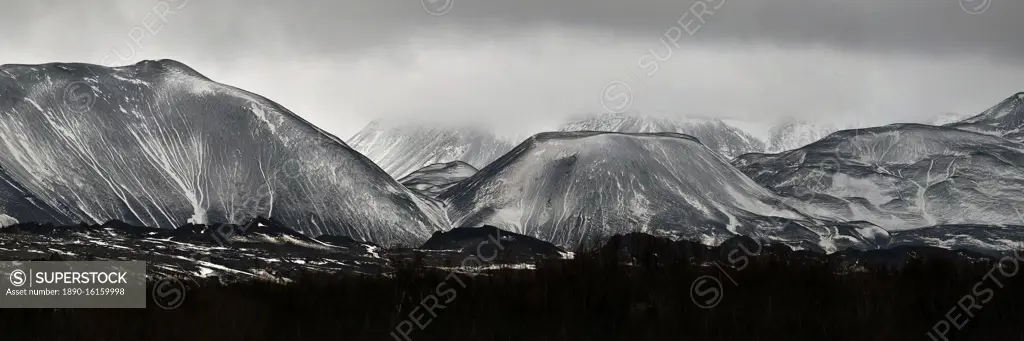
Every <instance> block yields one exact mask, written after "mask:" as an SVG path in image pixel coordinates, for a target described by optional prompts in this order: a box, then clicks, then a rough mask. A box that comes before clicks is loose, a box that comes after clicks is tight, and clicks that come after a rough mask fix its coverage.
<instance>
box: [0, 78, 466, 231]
mask: <svg viewBox="0 0 1024 341" xmlns="http://www.w3.org/2000/svg"><path fill="white" fill-rule="evenodd" d="M0 169H2V170H3V174H4V176H3V177H2V179H3V180H4V181H3V182H2V183H5V184H4V185H2V186H3V187H0V191H2V192H0V200H3V204H2V205H3V206H0V209H3V210H5V211H4V212H0V213H2V214H7V215H9V216H12V217H14V218H15V219H18V220H21V221H37V222H38V221H42V222H47V221H55V222H61V221H64V220H71V221H76V222H77V221H82V222H89V223H100V222H105V221H108V220H115V219H116V220H121V221H125V222H127V223H130V224H133V225H144V226H151V227H161V228H173V227H175V226H178V225H181V224H183V223H185V222H186V221H190V222H193V223H215V222H238V221H241V220H243V219H246V218H249V217H253V216H257V215H263V216H271V217H273V218H275V219H276V220H278V221H282V222H284V223H286V224H287V225H289V226H291V227H293V228H296V229H297V230H299V231H302V232H303V233H305V234H307V235H322V234H335V235H348V236H352V237H353V238H355V239H358V240H367V241H374V242H379V243H385V244H388V243H393V242H421V241H423V240H425V239H426V238H428V237H429V236H430V235H431V233H432V232H434V231H437V230H439V229H441V228H446V227H447V222H446V221H444V218H443V212H441V211H440V209H439V207H438V206H437V205H436V203H434V202H433V201H432V200H430V199H429V198H426V197H423V196H421V195H419V194H417V193H414V192H412V191H410V190H409V189H407V188H405V187H404V186H402V185H401V184H399V183H398V182H396V181H395V180H393V179H392V178H391V177H390V176H388V174H387V173H385V172H384V171H382V170H381V169H380V168H379V167H377V166H376V165H375V164H373V163H372V162H370V160H368V159H367V158H366V157H364V156H362V155H360V154H359V153H358V152H356V151H354V150H352V149H351V148H349V147H348V146H347V145H346V144H345V143H344V142H342V141H341V140H340V139H338V138H336V137H334V136H332V135H330V134H328V133H326V132H324V131H322V130H320V129H318V128H317V127H315V126H313V125H311V124H309V123H308V122H306V121H305V120H303V119H302V118H300V117H298V116H296V115H295V114H293V113H292V112H290V111H288V110H287V109H285V108H283V107H281V106H280V105H278V104H276V103H274V102H272V101H270V100H267V99H265V98H263V97H260V96H258V95H255V94H252V93H249V92H246V91H243V90H240V89H237V88H233V87H230V86H226V85H222V84H219V83H216V82H213V81H211V80H210V79H208V78H206V77H204V76H203V75H201V74H199V73H198V72H196V71H195V70H193V69H191V68H189V67H188V66H186V65H184V64H181V63H179V62H176V61H172V60H160V61H144V62H141V63H138V64H135V65H130V66H124V67H115V68H108V67H102V66H97V65H90V64H60V63H55V64H45V65H4V66H0ZM19 196H20V197H21V198H24V200H21V199H18V198H19ZM33 207H37V208H39V209H38V210H37V209H34V208H33ZM52 210H56V211H57V212H59V215H61V216H60V217H54V218H53V219H44V218H40V217H41V216H43V215H46V214H48V213H47V212H49V211H52Z"/></svg>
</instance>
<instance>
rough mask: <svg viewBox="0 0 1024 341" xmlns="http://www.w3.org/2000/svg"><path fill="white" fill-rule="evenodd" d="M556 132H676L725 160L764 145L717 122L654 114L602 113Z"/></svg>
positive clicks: (738, 130)
mask: <svg viewBox="0 0 1024 341" xmlns="http://www.w3.org/2000/svg"><path fill="white" fill-rule="evenodd" d="M558 130H559V131H607V132H617V133H663V132H668V133H680V134H685V135H690V136H693V137H696V138H697V139H698V140H700V142H701V143H703V144H704V145H706V146H707V147H708V148H710V149H711V150H714V151H716V152H718V153H719V154H722V155H724V156H726V157H728V158H733V157H736V156H738V155H741V154H745V153H751V152H760V151H762V150H764V142H762V141H761V140H758V139H757V138H756V137H754V136H751V135H750V134H747V133H745V132H743V130H740V129H738V128H736V127H733V126H731V125H729V124H727V123H725V122H723V121H721V120H717V119H710V118H686V119H679V118H668V117H662V116H656V115H641V114H632V113H624V114H610V113H605V114H601V115H595V116H590V117H585V118H581V119H577V120H575V121H572V122H569V123H567V124H565V125H563V126H562V127H560V128H558Z"/></svg>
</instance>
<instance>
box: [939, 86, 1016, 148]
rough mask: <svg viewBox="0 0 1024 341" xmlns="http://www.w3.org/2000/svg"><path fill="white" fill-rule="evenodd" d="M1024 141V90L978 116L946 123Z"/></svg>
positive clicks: (953, 126)
mask: <svg viewBox="0 0 1024 341" xmlns="http://www.w3.org/2000/svg"><path fill="white" fill-rule="evenodd" d="M946 126H947V127H952V128H957V129H963V130H970V131H974V132H979V133H982V134H990V135H996V136H1002V137H1005V138H1007V139H1010V140H1014V141H1017V142H1024V92H1019V93H1017V94H1015V95H1013V96H1010V97H1008V98H1006V99H1005V100H1003V101H1002V102H999V104H996V105H995V106H993V107H991V108H989V109H988V110H985V111H984V112H982V113H981V114H978V115H977V116H973V117H970V118H967V119H964V120H963V121H960V122H954V123H950V124H947V125H946Z"/></svg>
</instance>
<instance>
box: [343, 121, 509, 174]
mask: <svg viewBox="0 0 1024 341" xmlns="http://www.w3.org/2000/svg"><path fill="white" fill-rule="evenodd" d="M518 142H519V141H518V140H517V139H516V138H505V137H499V136H497V135H495V134H494V133H491V132H488V131H486V130H484V129H479V128H473V127H441V126H429V124H418V123H407V124H398V123H384V122H377V121H375V122H373V123H370V124H369V125H367V126H366V127H365V128H363V129H362V130H360V131H359V132H358V133H356V134H355V135H354V136H352V138H351V139H349V143H350V144H351V145H352V148H354V149H355V150H358V151H359V152H360V153H363V154H364V155H366V156H367V157H369V158H370V160H373V162H375V163H377V164H378V165H380V167H381V168H383V169H384V171H386V172H387V173H388V174H391V175H392V176H393V177H395V178H396V179H398V178H401V177H404V176H406V175H408V174H409V173H412V172H413V171H416V170H417V169H420V168H421V167H423V166H427V165H431V164H436V163H447V162H452V161H462V162H465V163H467V164H470V165H472V166H473V167H476V168H480V167H483V166H486V165H487V164H489V163H491V161H494V160H495V159H497V158H498V157H500V156H501V155H502V154H505V153H507V152H508V151H509V150H511V149H512V147H513V146H514V145H515V144H516V143H518Z"/></svg>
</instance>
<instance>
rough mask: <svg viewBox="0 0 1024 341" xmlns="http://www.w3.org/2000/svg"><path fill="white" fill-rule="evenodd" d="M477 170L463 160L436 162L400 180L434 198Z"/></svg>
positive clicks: (410, 187)
mask: <svg viewBox="0 0 1024 341" xmlns="http://www.w3.org/2000/svg"><path fill="white" fill-rule="evenodd" d="M476 172H477V169H476V168H474V167H473V166H471V165H470V164H468V163H465V162H462V161H452V162H448V163H435V164H432V165H429V166H426V167H423V168H420V169H419V170H417V171H415V172H412V173H410V174H409V175H406V176H405V177H403V178H402V179H400V180H398V182H401V183H402V184H403V185H405V187H408V188H409V189H412V190H414V191H417V192H420V193H423V195H426V196H429V197H432V198H433V197H436V196H437V195H438V194H441V192H444V191H445V190H446V189H448V188H450V187H452V186H454V185H455V184H457V183H458V182H459V181H462V180H465V179H468V178H469V177H471V176H473V174H476Z"/></svg>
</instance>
